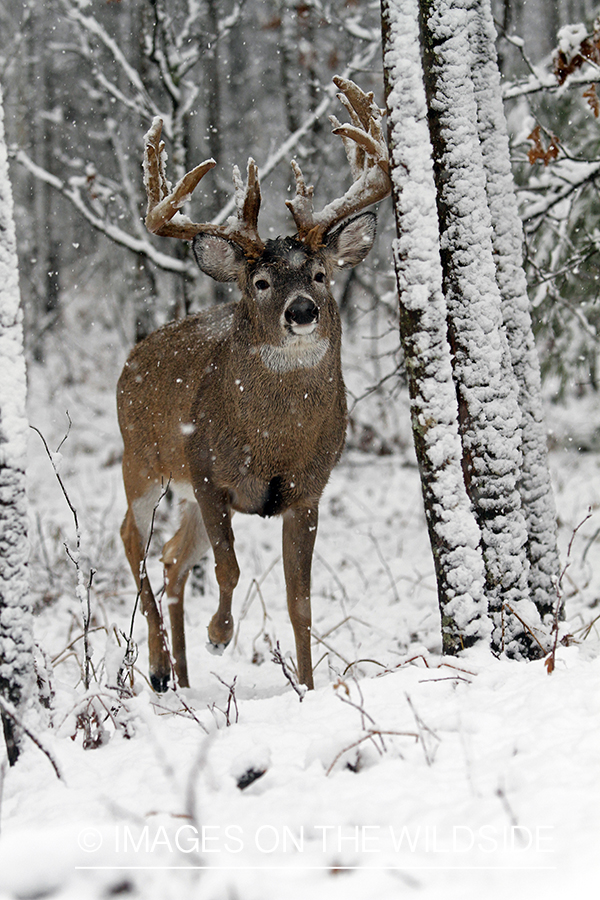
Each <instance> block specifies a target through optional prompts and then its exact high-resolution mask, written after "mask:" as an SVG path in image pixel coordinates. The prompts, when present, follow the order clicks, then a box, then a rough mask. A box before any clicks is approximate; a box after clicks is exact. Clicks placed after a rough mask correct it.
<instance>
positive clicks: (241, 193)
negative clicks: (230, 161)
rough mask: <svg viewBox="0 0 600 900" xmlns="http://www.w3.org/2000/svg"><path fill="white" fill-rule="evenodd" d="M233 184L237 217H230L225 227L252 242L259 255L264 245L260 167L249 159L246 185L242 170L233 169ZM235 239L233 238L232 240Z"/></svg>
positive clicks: (235, 167)
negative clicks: (260, 218)
mask: <svg viewBox="0 0 600 900" xmlns="http://www.w3.org/2000/svg"><path fill="white" fill-rule="evenodd" d="M233 183H234V186H235V198H234V199H235V207H236V215H235V216H230V217H229V219H228V220H227V225H226V226H225V227H226V228H227V229H228V230H229V233H231V234H232V235H233V234H237V235H238V236H242V237H244V238H245V239H247V240H249V241H252V242H253V244H254V245H255V247H256V251H257V254H256V255H258V253H260V252H262V250H263V249H264V244H263V242H262V240H261V238H260V236H259V234H258V213H259V210H260V201H261V195H260V181H259V179H258V167H257V165H256V163H255V162H254V160H253V159H252V157H250V158H249V159H248V170H247V176H246V184H244V182H243V181H242V177H241V175H240V170H239V169H238V167H237V166H234V168H233ZM234 239H235V238H234V237H233V236H232V240H234Z"/></svg>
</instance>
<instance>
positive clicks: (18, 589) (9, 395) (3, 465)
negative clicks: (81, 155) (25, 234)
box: [0, 90, 33, 764]
mask: <svg viewBox="0 0 600 900" xmlns="http://www.w3.org/2000/svg"><path fill="white" fill-rule="evenodd" d="M0 372H1V377H0V695H1V696H2V697H3V698H4V699H5V700H6V701H8V703H9V704H10V705H12V706H13V707H16V708H17V709H21V708H22V707H23V705H24V704H25V703H26V701H27V699H28V696H29V692H30V688H31V682H32V675H33V638H32V628H31V609H30V604H29V591H28V584H27V549H28V548H27V511H26V498H25V456H26V444H27V421H26V417H25V359H24V356H23V332H22V327H21V311H20V306H19V278H18V268H17V251H16V239H15V229H14V222H13V205H12V193H11V188H10V182H9V180H8V161H7V154H6V144H5V141H4V118H3V106H2V92H1V90H0ZM2 725H3V730H4V738H5V741H6V748H7V752H8V758H9V761H10V763H11V764H12V763H14V762H15V760H16V759H17V757H18V754H19V738H20V735H19V729H18V727H17V725H16V724H15V720H14V718H12V717H9V716H8V715H7V714H6V713H2Z"/></svg>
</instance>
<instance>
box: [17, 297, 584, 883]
mask: <svg viewBox="0 0 600 900" xmlns="http://www.w3.org/2000/svg"><path fill="white" fill-rule="evenodd" d="M93 308H94V316H95V319H94V323H93V324H92V323H91V322H90V321H89V319H86V318H85V317H83V318H82V315H83V314H82V311H81V309H78V308H76V307H73V308H72V309H71V310H70V313H69V314H68V316H67V318H68V319H69V320H70V321H69V334H70V335H71V336H70V337H69V343H67V341H66V338H65V335H59V336H58V337H57V339H56V341H55V342H54V344H52V345H49V364H48V367H47V368H41V367H39V366H34V367H32V368H31V369H30V373H29V378H30V398H31V402H30V418H31V421H32V424H34V425H36V426H37V427H39V428H40V429H41V430H42V431H43V433H44V434H45V436H46V438H47V440H48V442H49V444H50V446H51V448H52V449H53V450H54V449H56V447H57V446H58V444H59V443H60V441H61V439H62V437H63V436H64V433H65V431H66V427H67V417H66V415H65V411H66V410H68V412H69V416H70V417H71V419H72V422H73V425H72V428H71V431H70V434H69V437H68V439H67V441H66V442H65V443H64V444H63V446H62V447H61V450H60V454H59V457H56V458H55V461H56V462H57V464H58V465H59V467H60V472H61V476H62V477H63V479H64V481H65V484H66V485H67V489H68V491H69V495H70V497H71V500H72V501H73V503H74V505H75V506H76V508H77V512H78V516H79V519H80V522H81V526H82V566H83V567H84V569H85V571H86V578H87V570H88V568H89V565H93V566H94V568H96V569H97V574H96V576H95V579H94V586H93V590H92V594H91V602H92V609H93V614H94V619H93V626H94V627H95V628H96V629H97V630H95V631H94V632H93V634H92V643H93V649H94V656H93V660H94V663H95V665H96V666H97V674H98V684H96V686H95V687H93V691H95V692H96V694H97V696H98V697H99V700H97V703H100V702H104V703H105V704H106V705H107V707H108V709H109V710H110V711H111V714H112V720H114V721H112V720H111V718H110V717H105V718H106V722H105V725H104V727H105V731H106V734H105V738H106V741H105V743H104V744H103V745H102V746H101V747H99V748H98V749H90V750H84V749H83V747H82V733H81V731H76V727H75V726H76V712H77V711H78V710H79V709H80V708H81V704H82V701H83V697H84V690H83V687H82V685H81V683H80V681H79V668H78V659H79V660H80V659H81V641H80V640H77V638H78V637H79V636H80V634H81V624H80V623H81V610H80V608H79V606H78V601H77V599H76V596H75V590H74V587H75V581H76V576H75V571H74V568H73V565H72V563H70V562H69V561H68V560H67V559H66V557H65V553H64V549H63V546H62V541H63V540H67V541H68V542H69V544H70V546H71V547H72V546H73V545H74V528H73V520H72V515H71V513H70V511H69V509H68V507H67V506H66V503H65V502H64V499H63V498H62V496H61V494H60V488H59V486H58V484H57V482H56V479H55V478H54V476H53V474H52V470H51V468H50V463H49V461H48V459H47V457H46V456H45V453H44V451H43V448H42V446H41V442H40V440H39V438H38V437H37V435H35V434H32V436H31V449H30V466H29V473H30V496H31V508H32V541H33V545H34V546H33V552H32V561H31V574H32V587H33V592H34V597H35V600H36V608H37V615H36V637H37V640H38V642H39V643H40V645H41V646H42V648H43V649H44V651H45V653H46V654H47V656H48V657H49V658H55V659H56V663H55V667H54V676H53V677H54V685H53V686H54V691H55V701H54V705H55V711H54V713H53V718H54V723H55V728H54V730H53V731H48V732H45V733H43V734H44V739H45V742H46V745H47V746H48V748H49V749H50V750H51V752H52V754H53V756H54V757H55V759H56V760H57V762H58V764H59V766H60V770H61V772H62V776H63V778H62V780H59V779H58V778H57V777H56V776H55V774H54V772H53V770H52V767H51V765H50V763H49V761H48V759H47V758H46V757H45V756H44V755H43V754H42V753H41V752H40V751H39V750H38V749H37V748H35V747H34V746H33V745H32V744H28V746H27V749H26V752H25V753H24V754H23V756H22V757H21V759H20V760H19V762H18V764H17V766H16V767H14V768H13V769H11V770H9V771H7V772H5V775H4V782H3V793H2V797H1V810H0V812H1V819H0V825H1V834H0V900H5V898H11V900H12V898H34V897H56V898H59V900H68V898H77V900H82V898H102V897H110V896H117V895H123V896H132V897H143V898H145V900H151V898H154V897H156V898H160V900H169V898H178V900H180V898H181V897H186V898H188V897H189V898H195V897H201V898H202V900H221V898H240V900H241V898H243V900H254V898H256V900H259V898H260V900H270V898H279V897H281V896H282V895H283V896H286V897H288V898H290V900H294V898H296V897H297V898H305V897H306V896H307V895H311V896H313V897H315V898H327V900H336V898H338V897H340V898H341V897H344V898H345V900H347V898H363V897H365V898H367V897H368V898H370V897H378V898H383V900H385V898H388V897H389V898H392V897H397V896H399V893H400V892H401V893H402V895H403V896H404V895H406V896H415V897H423V898H438V897H441V896H444V897H445V898H453V897H456V898H459V897H460V898H461V900H465V898H467V900H468V898H471V897H473V898H475V897H478V898H479V897H486V900H495V898H501V897H502V898H504V897H506V895H507V892H510V893H511V895H512V896H514V897H516V898H521V897H523V898H525V897H529V896H531V895H534V896H544V898H546V900H548V898H553V897H559V896H561V897H562V896H563V894H564V892H565V891H566V890H569V892H570V893H572V892H576V891H577V890H578V889H579V890H585V889H586V888H587V887H588V886H589V885H591V884H592V883H593V881H594V879H595V878H597V875H598V863H597V859H598V854H597V847H598V842H599V840H600V803H599V802H598V801H599V788H598V785H599V784H600V752H599V751H600V654H599V652H598V651H599V643H598V640H599V638H598V628H597V625H596V624H591V623H593V622H594V617H595V615H597V610H596V607H597V606H598V604H599V603H600V542H599V541H598V540H597V539H596V538H597V536H598V535H597V533H600V522H599V521H598V516H597V510H598V508H600V455H599V454H598V453H597V452H594V451H593V450H590V451H589V452H585V453H582V452H578V450H577V447H578V446H579V443H581V442H580V441H579V434H583V433H585V434H586V435H588V436H589V433H590V427H589V420H590V415H591V414H592V411H591V410H590V409H589V408H585V407H583V405H578V404H574V403H572V406H571V409H570V410H569V415H568V416H567V415H565V413H564V410H562V409H559V408H554V407H552V406H551V407H549V421H550V425H551V426H552V431H553V435H554V449H553V453H552V469H553V478H554V483H555V485H556V488H557V492H558V494H557V502H558V508H559V515H560V528H561V549H562V551H563V558H565V559H566V552H567V547H568V544H569V542H570V540H571V537H572V535H573V532H574V531H575V529H576V528H577V527H578V526H581V527H579V529H578V530H577V531H576V534H575V537H574V538H573V542H572V547H571V556H570V566H569V568H568V569H567V572H566V574H565V577H564V579H563V590H564V593H565V596H566V597H567V599H568V603H569V607H568V618H567V621H566V622H565V623H564V626H563V631H564V632H565V633H567V632H570V633H571V634H573V635H574V636H575V637H576V638H577V640H578V643H572V644H571V645H570V646H562V645H561V646H560V647H559V649H558V652H557V664H556V669H555V671H554V673H553V674H552V675H551V676H549V675H548V674H547V671H546V668H545V666H544V663H543V662H542V661H540V662H533V663H529V664H522V663H515V662H511V661H506V660H501V661H499V660H496V659H494V658H492V657H491V656H489V655H488V654H487V653H483V652H481V651H478V652H472V653H471V654H470V655H468V656H466V657H465V658H462V659H460V660H456V659H442V658H441V657H440V655H439V652H440V639H439V619H438V613H437V606H436V594H435V586H434V578H433V571H432V564H431V561H430V557H429V548H428V542H427V535H426V530H425V525H424V518H423V514H422V510H421V499H420V487H419V480H418V475H417V472H416V468H415V466H414V462H413V459H412V455H411V453H410V451H409V449H407V447H408V442H409V433H408V421H407V415H406V400H405V399H404V398H402V397H395V399H394V401H393V402H392V400H389V401H388V422H387V424H386V428H387V429H388V432H389V434H391V432H392V431H393V432H394V434H393V437H394V438H395V439H396V440H395V443H394V446H395V447H396V448H398V449H397V452H396V453H395V455H393V456H374V455H367V454H364V453H360V452H359V451H357V450H351V451H350V452H348V453H347V454H346V456H345V457H344V459H343V460H342V462H341V464H340V465H339V466H338V468H337V469H336V470H335V472H334V474H333V476H332V479H331V482H330V485H329V487H328V489H327V492H326V495H325V497H324V499H323V502H322V508H321V510H322V511H321V518H320V527H319V537H318V540H317V550H316V558H315V562H314V567H313V580H314V586H313V608H314V619H315V634H316V636H317V640H316V644H315V648H314V657H315V659H316V660H318V661H319V664H318V666H317V669H316V690H315V692H314V693H311V694H308V695H306V696H305V697H304V699H303V700H302V702H300V701H299V698H298V696H297V695H296V694H295V693H294V692H293V691H292V690H291V688H290V687H289V685H288V683H287V682H286V680H285V678H284V676H283V674H282V672H281V669H280V667H278V666H277V665H275V664H273V663H272V662H271V661H270V648H271V647H273V646H275V645H276V642H277V641H279V642H280V646H281V649H282V651H283V652H284V653H286V654H288V653H290V651H291V650H292V647H293V640H292V632H291V627H290V626H289V623H288V619H287V613H286V610H285V600H284V590H283V573H282V567H281V560H280V548H279V545H280V523H278V522H277V520H275V521H263V520H260V519H257V518H254V517H243V516H237V517H236V518H235V520H234V528H235V531H236V538H237V549H238V551H239V553H238V557H239V560H240V564H241V568H242V578H241V580H240V584H239V586H238V588H237V592H236V598H235V603H234V611H235V613H236V637H235V641H234V644H233V645H232V646H230V647H229V648H228V650H227V651H226V652H225V654H224V655H223V656H221V657H218V656H213V655H211V654H209V653H208V652H207V650H206V648H205V640H206V637H205V635H206V631H205V629H206V625H207V623H208V620H209V618H210V616H211V615H212V612H213V611H214V609H215V607H216V589H215V586H214V583H213V580H212V572H211V571H210V566H209V567H208V574H207V578H206V584H205V586H204V587H203V586H202V583H201V582H197V583H196V584H195V585H194V586H193V589H192V591H191V592H190V593H189V595H188V603H187V613H186V617H187V633H188V645H189V648H190V649H189V663H190V675H191V680H192V684H193V687H192V688H191V689H190V690H189V691H183V692H181V694H180V696H179V697H176V696H175V695H173V694H169V695H166V696H163V697H157V696H156V695H154V694H153V693H152V692H151V691H150V689H149V688H148V685H147V683H146V682H145V680H144V675H145V672H146V663H147V659H146V654H145V643H144V632H145V625H144V623H143V622H142V621H141V619H139V620H138V621H137V622H136V625H135V632H134V633H135V637H136V640H138V642H139V645H140V658H139V660H138V663H137V668H138V670H139V671H138V675H137V679H136V683H137V691H138V692H137V694H136V696H135V697H133V698H130V699H126V700H124V701H123V702H122V704H121V705H119V704H118V703H116V702H115V700H114V695H113V697H112V698H109V697H108V694H107V691H106V690H105V688H104V686H105V685H106V681H107V678H108V680H110V678H111V674H113V673H114V671H115V659H117V657H118V652H119V651H118V646H117V641H116V639H115V637H114V634H115V631H114V628H113V626H115V627H116V629H117V630H119V629H120V630H122V631H125V632H126V631H128V629H129V620H130V615H131V609H132V604H133V600H134V590H133V583H132V580H131V576H130V574H129V572H128V570H127V568H126V563H125V560H124V556H123V553H122V550H121V547H120V540H119V536H118V528H119V524H120V520H121V518H122V515H123V513H124V497H123V491H122V487H121V484H120V471H119V450H120V442H119V437H118V431H117V427H116V420H115V414H114V402H113V399H112V398H113V392H114V384H115V381H116V375H117V373H118V370H119V367H120V365H121V363H122V361H123V359H124V356H125V353H126V347H125V345H124V343H123V344H122V345H120V344H119V345H117V344H114V343H113V342H114V340H115V338H114V334H115V332H114V330H112V329H109V327H108V325H109V324H110V320H111V311H110V310H109V309H106V310H103V308H102V305H101V303H98V304H94V305H93ZM75 325H77V328H76V330H75V337H73V336H72V334H73V329H74V328H75ZM357 343H360V342H357ZM351 345H352V342H351V341H350V340H349V339H347V346H348V347H349V348H351ZM360 371H361V365H360V364H359V362H358V361H357V357H356V356H354V357H353V358H352V359H351V360H350V361H349V363H348V366H347V380H348V381H349V382H350V386H351V388H352V390H353V391H354V392H360V391H361V387H360V377H359V376H360ZM363 387H364V383H363ZM373 408H374V407H371V409H373ZM390 410H393V415H390ZM359 414H360V415H363V417H364V420H365V421H367V420H368V418H369V412H368V409H367V412H364V413H359ZM394 420H395V421H394ZM377 424H378V423H377ZM388 436H389V435H388ZM589 443H590V442H589V441H588V440H587V438H586V441H585V442H584V444H582V446H583V445H585V446H586V447H589ZM403 448H404V449H403ZM588 509H591V513H592V515H591V518H589V519H587V520H586V521H585V522H584V521H583V520H584V519H585V517H586V515H587V512H588ZM171 516H172V513H171V512H170V511H169V510H168V509H167V508H165V509H164V510H161V511H160V515H159V522H158V529H157V530H158V532H159V534H158V535H157V545H159V544H160V536H161V534H164V535H166V534H167V533H168V532H167V525H168V520H169V518H170V517H171ZM582 522H583V524H581V523H582ZM151 577H153V579H154V582H155V584H157V583H160V567H159V566H158V565H157V564H156V562H154V564H153V565H152V567H151ZM157 580H158V581H157ZM203 591H204V592H203ZM590 624H591V628H590ZM68 647H70V649H66V648H68ZM231 685H234V687H233V694H234V697H235V702H233V699H232V697H231V695H230V688H229V687H228V686H231ZM228 703H229V709H228ZM114 723H116V725H117V726H118V727H117V728H116V730H115V724H114ZM228 723H229V724H228ZM40 733H42V732H41V730H40ZM258 772H264V774H262V776H261V777H259V778H256V780H254V781H252V783H250V784H248V785H247V786H246V787H240V786H238V785H239V784H240V783H241V784H242V785H243V784H244V782H243V781H241V782H240V780H241V779H243V778H244V777H245V778H246V780H247V781H250V778H251V777H252V773H254V774H255V775H256V774H257V773H258Z"/></svg>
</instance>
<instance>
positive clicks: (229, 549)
mask: <svg viewBox="0 0 600 900" xmlns="http://www.w3.org/2000/svg"><path fill="white" fill-rule="evenodd" d="M196 497H197V499H198V503H199V504H200V509H201V511H202V518H203V520H204V527H205V528H206V533H207V534H208V539H209V541H210V543H211V546H212V549H213V554H214V557H215V575H216V578H217V584H218V585H219V607H218V609H217V611H216V613H215V614H214V616H213V617H212V619H211V620H210V624H209V626H208V639H209V641H210V642H211V644H213V645H214V646H215V647H216V648H218V649H224V648H225V647H226V646H227V644H228V643H229V642H230V640H231V638H232V636H233V616H232V614H231V599H232V596H233V591H234V588H235V586H236V585H237V583H238V580H239V577H240V568H239V566H238V562H237V559H236V556H235V551H234V549H233V543H234V540H233V530H232V528H231V508H230V506H229V497H228V495H227V493H226V492H225V491H220V490H218V489H217V488H214V487H213V486H212V485H210V484H206V483H204V484H203V485H202V488H201V489H200V490H197V491H196Z"/></svg>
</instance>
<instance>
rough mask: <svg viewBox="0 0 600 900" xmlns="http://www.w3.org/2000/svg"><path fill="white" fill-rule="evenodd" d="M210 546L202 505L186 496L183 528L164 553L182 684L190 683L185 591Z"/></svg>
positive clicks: (178, 531)
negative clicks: (184, 603)
mask: <svg viewBox="0 0 600 900" xmlns="http://www.w3.org/2000/svg"><path fill="white" fill-rule="evenodd" d="M209 548H210V542H209V540H208V536H207V534H206V529H205V527H204V523H203V521H202V514H201V512H200V507H199V506H198V504H197V503H196V501H195V500H182V501H181V522H180V525H179V528H178V529H177V531H176V533H175V534H174V535H173V537H172V538H171V539H170V540H169V541H167V543H166V544H165V546H164V547H163V554H162V562H163V565H164V567H165V584H166V594H167V602H168V605H169V618H170V620H171V640H172V645H173V657H174V660H175V674H176V676H177V681H178V683H179V686H180V687H189V686H190V684H189V679H188V670H187V658H186V652H185V624H184V610H183V593H184V591H185V585H186V582H187V579H188V575H189V573H190V570H191V569H192V568H193V567H194V566H195V565H197V564H198V563H199V562H200V561H201V560H202V559H203V558H204V556H205V555H206V553H207V551H208V550H209Z"/></svg>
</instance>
